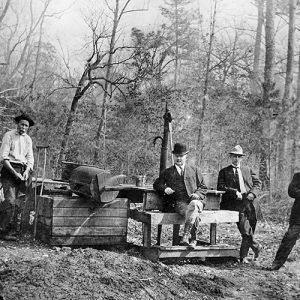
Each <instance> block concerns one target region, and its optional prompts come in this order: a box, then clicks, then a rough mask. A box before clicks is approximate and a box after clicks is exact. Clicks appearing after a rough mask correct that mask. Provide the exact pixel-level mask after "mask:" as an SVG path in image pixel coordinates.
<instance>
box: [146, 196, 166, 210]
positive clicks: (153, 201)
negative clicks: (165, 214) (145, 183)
mask: <svg viewBox="0 0 300 300" xmlns="http://www.w3.org/2000/svg"><path fill="white" fill-rule="evenodd" d="M163 201H164V199H163V197H162V196H161V195H159V194H158V193H155V192H150V193H146V197H145V203H144V210H160V211H162V210H163Z"/></svg>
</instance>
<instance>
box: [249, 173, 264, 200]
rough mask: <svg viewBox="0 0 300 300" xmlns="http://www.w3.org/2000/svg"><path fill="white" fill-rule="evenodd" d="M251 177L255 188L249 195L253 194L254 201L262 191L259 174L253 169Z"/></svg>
mask: <svg viewBox="0 0 300 300" xmlns="http://www.w3.org/2000/svg"><path fill="white" fill-rule="evenodd" d="M250 175H251V178H252V183H253V186H252V188H251V189H250V191H249V192H248V195H249V194H253V199H254V198H256V197H257V196H258V194H259V192H260V190H261V181H260V179H259V177H258V176H257V174H256V173H255V172H254V171H253V170H252V169H250ZM250 200H251V199H250Z"/></svg>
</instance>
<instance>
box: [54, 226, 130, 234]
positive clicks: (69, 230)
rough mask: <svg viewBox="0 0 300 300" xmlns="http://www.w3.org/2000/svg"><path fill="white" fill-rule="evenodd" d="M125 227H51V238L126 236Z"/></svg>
mask: <svg viewBox="0 0 300 300" xmlns="http://www.w3.org/2000/svg"><path fill="white" fill-rule="evenodd" d="M126 233H127V227H96V226H94V227H81V226H79V227H78V226H75V227H53V228H52V236H57V235H60V236H72V235H74V236H80V235H83V236H87V235H90V236H96V235H103V236H106V235H110V236H114V235H116V236H120V235H126Z"/></svg>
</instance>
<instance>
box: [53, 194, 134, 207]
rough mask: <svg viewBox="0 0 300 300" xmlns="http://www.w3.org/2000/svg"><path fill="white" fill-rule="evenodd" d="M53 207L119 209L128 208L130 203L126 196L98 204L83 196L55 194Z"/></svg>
mask: <svg viewBox="0 0 300 300" xmlns="http://www.w3.org/2000/svg"><path fill="white" fill-rule="evenodd" d="M53 200H54V201H53V207H55V208H60V207H78V208H92V207H97V208H100V207H101V208H110V209H119V208H127V207H128V205H129V201H128V199H126V198H118V199H115V200H113V201H112V202H110V203H104V204H97V203H94V202H92V201H89V200H87V199H84V198H81V197H70V196H67V195H65V196H62V195H55V196H54V197H53Z"/></svg>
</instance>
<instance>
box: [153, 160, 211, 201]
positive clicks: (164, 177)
mask: <svg viewBox="0 0 300 300" xmlns="http://www.w3.org/2000/svg"><path fill="white" fill-rule="evenodd" d="M175 176H178V171H177V169H176V167H175V166H172V167H170V168H167V169H165V170H164V171H163V172H162V173H161V174H160V176H159V177H158V178H157V179H156V180H155V181H154V183H153V188H154V189H155V190H156V191H158V192H159V193H160V194H161V195H164V198H165V202H166V203H167V202H174V201H178V200H179V199H176V193H174V194H175V195H169V196H168V195H165V189H166V188H167V187H170V188H171V189H173V190H175V191H176V186H175V182H176V180H175ZM184 184H185V188H186V191H187V194H188V196H189V197H190V196H191V194H193V193H196V194H197V195H199V197H200V200H201V201H202V202H203V204H204V205H205V194H206V189H207V188H206V186H205V184H204V181H203V177H202V174H201V172H200V170H199V169H198V168H197V167H195V166H193V165H189V164H186V166H185V169H184Z"/></svg>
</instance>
